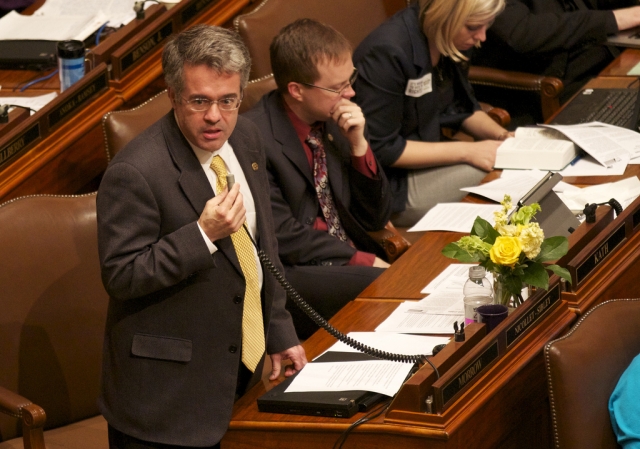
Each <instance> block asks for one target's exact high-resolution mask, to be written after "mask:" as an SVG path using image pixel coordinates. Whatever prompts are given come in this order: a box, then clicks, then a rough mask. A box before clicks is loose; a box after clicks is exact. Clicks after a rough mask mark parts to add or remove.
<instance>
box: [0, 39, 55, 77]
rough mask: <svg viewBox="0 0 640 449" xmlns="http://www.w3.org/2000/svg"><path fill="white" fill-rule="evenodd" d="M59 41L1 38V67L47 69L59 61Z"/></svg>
mask: <svg viewBox="0 0 640 449" xmlns="http://www.w3.org/2000/svg"><path fill="white" fill-rule="evenodd" d="M57 52H58V50H57V42H56V41H41V40H33V41H32V40H8V41H3V40H0V69H5V70H47V69H50V68H53V67H55V66H56V64H57V63H58V62H57V61H58V58H57V56H56V55H57Z"/></svg>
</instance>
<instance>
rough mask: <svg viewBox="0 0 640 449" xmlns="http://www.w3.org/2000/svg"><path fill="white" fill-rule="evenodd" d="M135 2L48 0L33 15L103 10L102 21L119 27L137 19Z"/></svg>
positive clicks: (77, 13)
mask: <svg viewBox="0 0 640 449" xmlns="http://www.w3.org/2000/svg"><path fill="white" fill-rule="evenodd" d="M133 4H134V1H133V0H47V1H46V2H45V3H44V5H42V6H41V7H40V8H38V10H37V11H36V12H35V13H34V14H33V15H34V16H61V17H68V16H76V15H85V16H92V15H94V14H95V13H96V12H97V11H101V12H102V14H103V15H104V17H105V20H104V21H103V22H102V23H104V22H106V21H107V20H108V21H109V26H111V27H114V28H118V27H120V26H122V25H126V24H127V23H129V22H131V21H132V20H133V19H135V17H136V13H135V11H134V10H133ZM153 4H155V2H147V3H145V5H144V7H145V9H146V8H148V7H150V6H152V5H153ZM102 23H101V24H102ZM98 26H100V25H98ZM96 29H97V28H96ZM94 31H95V29H94Z"/></svg>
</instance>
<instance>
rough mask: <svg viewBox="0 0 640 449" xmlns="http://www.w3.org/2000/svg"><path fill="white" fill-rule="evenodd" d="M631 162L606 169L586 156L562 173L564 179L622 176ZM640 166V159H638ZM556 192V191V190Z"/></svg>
mask: <svg viewBox="0 0 640 449" xmlns="http://www.w3.org/2000/svg"><path fill="white" fill-rule="evenodd" d="M628 163H631V161H626V160H624V161H619V162H614V163H613V165H611V166H610V167H605V166H604V165H602V164H600V163H599V162H598V161H596V160H595V159H594V158H593V157H591V156H584V157H581V158H580V159H578V161H577V162H576V163H575V164H573V165H568V166H567V167H566V168H565V169H564V170H561V171H560V172H558V173H560V174H561V175H562V176H563V177H567V176H620V175H624V172H625V170H626V169H627V164H628ZM638 163H639V164H640V159H638ZM554 190H555V189H554Z"/></svg>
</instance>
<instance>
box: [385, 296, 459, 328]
mask: <svg viewBox="0 0 640 449" xmlns="http://www.w3.org/2000/svg"><path fill="white" fill-rule="evenodd" d="M456 321H458V322H464V312H463V311H461V313H460V315H433V314H431V313H428V312H427V311H426V310H425V309H424V308H422V307H421V306H420V304H419V303H418V302H416V301H405V302H403V303H402V304H400V305H399V306H398V307H397V308H396V310H394V311H393V313H392V314H391V315H389V316H388V317H387V319H386V320H384V321H383V322H382V323H381V324H380V325H379V326H378V327H377V328H376V332H400V333H404V334H453V323H454V322H456Z"/></svg>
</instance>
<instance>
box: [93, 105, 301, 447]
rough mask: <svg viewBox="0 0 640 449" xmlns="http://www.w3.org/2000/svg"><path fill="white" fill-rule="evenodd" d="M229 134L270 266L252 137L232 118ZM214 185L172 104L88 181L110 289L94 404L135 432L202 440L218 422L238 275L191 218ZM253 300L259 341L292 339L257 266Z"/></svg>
mask: <svg viewBox="0 0 640 449" xmlns="http://www.w3.org/2000/svg"><path fill="white" fill-rule="evenodd" d="M229 142H230V144H231V146H232V147H233V149H234V152H235V154H236V156H237V158H238V160H239V161H240V164H241V165H242V167H243V171H244V173H245V175H246V178H247V183H248V184H249V187H250V188H251V192H252V195H253V197H254V199H255V205H256V213H257V228H258V233H257V234H258V236H257V237H258V242H259V245H260V247H261V248H262V249H263V250H264V251H265V252H266V253H267V254H268V255H269V257H270V258H271V259H272V260H273V261H274V262H276V264H277V265H278V266H279V267H281V265H280V264H279V263H278V262H277V261H278V258H277V243H276V239H275V235H274V228H273V221H272V217H271V209H270V206H269V195H268V191H267V189H268V180H267V173H266V163H265V159H264V153H263V146H262V142H261V139H260V137H259V135H258V132H257V130H256V129H255V126H254V125H253V124H251V123H250V122H249V121H247V120H245V119H243V118H242V117H240V118H239V119H238V123H237V126H236V128H235V130H234V131H233V133H232V135H231V138H230V139H229ZM213 195H214V193H213V191H212V189H211V185H210V184H209V181H208V180H207V178H206V175H205V173H204V171H203V170H202V167H201V166H200V163H199V162H198V160H197V158H196V156H195V154H194V153H193V150H192V149H191V147H190V146H189V144H188V142H187V141H186V140H185V138H184V137H183V135H182V134H181V132H180V130H179V128H178V126H177V124H176V121H175V119H174V115H173V111H171V112H169V114H167V115H166V116H165V117H163V118H162V119H161V120H159V121H158V122H156V123H155V124H154V125H152V126H151V127H150V128H148V129H147V130H146V131H144V132H143V133H142V134H141V135H140V136H138V137H137V138H136V139H134V140H133V141H132V142H131V143H130V144H128V145H127V146H126V147H125V148H124V149H123V150H122V151H121V152H120V153H118V155H117V156H116V157H115V158H114V159H113V161H112V162H111V164H110V165H109V167H108V168H107V171H106V173H105V175H104V178H103V180H102V183H101V185H100V189H99V191H98V197H97V207H98V237H99V251H100V261H101V265H102V278H103V282H104V285H105V287H106V289H107V291H108V292H109V294H110V296H111V300H110V303H109V312H108V319H107V325H106V333H105V352H104V365H103V386H102V396H101V398H100V400H99V405H100V409H101V411H102V413H103V414H104V416H105V418H106V419H107V421H108V422H109V423H110V424H111V425H112V426H113V427H115V428H116V429H118V430H120V431H121V432H124V433H126V434H128V435H131V436H133V437H136V438H139V439H142V440H146V441H153V442H160V443H166V444H173V445H185V446H210V445H214V444H216V443H217V442H218V441H219V440H220V439H221V438H222V436H223V435H224V433H225V431H226V429H227V426H228V423H229V419H230V416H231V409H232V406H233V401H234V394H235V387H236V380H237V373H238V366H239V364H240V357H241V340H242V336H241V323H242V298H243V297H244V289H245V283H244V278H243V276H242V271H241V268H240V265H239V262H238V260H237V258H236V255H235V251H234V248H233V244H232V242H231V239H230V238H229V237H227V238H224V239H221V240H218V241H216V242H214V243H215V245H216V246H217V247H218V251H216V252H215V253H214V254H213V255H211V254H210V253H209V251H208V249H207V246H206V244H205V242H204V240H203V237H202V234H201V232H200V230H199V229H198V226H197V223H196V221H197V219H198V217H199V216H200V214H201V212H202V210H203V208H204V205H205V203H206V201H207V200H209V199H210V198H211V197H213ZM262 300H263V312H264V319H265V329H266V342H267V352H269V353H275V352H280V351H283V350H285V349H287V348H290V347H292V346H295V345H297V344H298V339H297V337H296V334H295V331H294V328H293V325H292V323H291V318H290V315H289V313H288V312H286V310H285V309H284V304H285V300H286V298H285V294H284V292H283V291H282V290H281V289H280V288H279V287H277V285H276V283H275V281H274V278H273V277H272V276H271V275H270V274H269V273H267V272H265V275H264V284H263V287H262ZM261 368H262V365H260V366H259V367H258V369H259V370H260V369H261Z"/></svg>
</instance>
